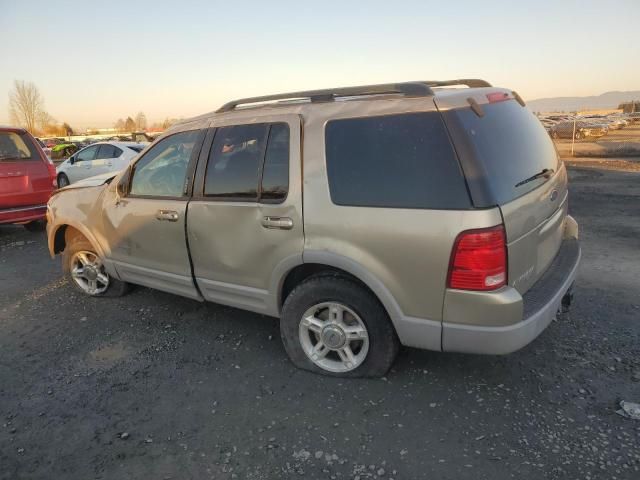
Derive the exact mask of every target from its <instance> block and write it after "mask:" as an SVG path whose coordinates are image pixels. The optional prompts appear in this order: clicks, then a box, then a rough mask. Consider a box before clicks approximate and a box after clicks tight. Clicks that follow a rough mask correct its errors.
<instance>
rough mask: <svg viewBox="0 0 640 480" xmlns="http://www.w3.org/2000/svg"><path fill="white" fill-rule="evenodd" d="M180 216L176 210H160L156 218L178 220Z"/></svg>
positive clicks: (169, 220)
mask: <svg viewBox="0 0 640 480" xmlns="http://www.w3.org/2000/svg"><path fill="white" fill-rule="evenodd" d="M179 217H180V215H178V212H176V211H175V210H158V213H156V219H157V220H160V221H163V220H165V221H167V222H177V221H178V218H179Z"/></svg>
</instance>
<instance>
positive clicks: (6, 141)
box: [0, 132, 38, 162]
mask: <svg viewBox="0 0 640 480" xmlns="http://www.w3.org/2000/svg"><path fill="white" fill-rule="evenodd" d="M37 159H38V157H37V156H36V155H34V154H33V149H32V146H31V142H30V141H29V139H28V138H26V137H24V135H21V134H19V133H16V132H0V162H18V161H22V160H37Z"/></svg>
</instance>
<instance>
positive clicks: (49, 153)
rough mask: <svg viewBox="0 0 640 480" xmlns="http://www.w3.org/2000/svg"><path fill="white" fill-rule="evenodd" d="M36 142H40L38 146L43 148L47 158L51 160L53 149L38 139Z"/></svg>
mask: <svg viewBox="0 0 640 480" xmlns="http://www.w3.org/2000/svg"><path fill="white" fill-rule="evenodd" d="M36 141H37V142H38V145H40V148H42V151H43V152H44V154H45V155H46V156H47V158H51V149H50V148H49V147H47V146H46V145H45V143H44V142H43V141H42V140H40V139H39V138H36Z"/></svg>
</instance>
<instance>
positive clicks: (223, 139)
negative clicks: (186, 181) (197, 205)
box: [204, 123, 269, 200]
mask: <svg viewBox="0 0 640 480" xmlns="http://www.w3.org/2000/svg"><path fill="white" fill-rule="evenodd" d="M268 133H269V125H268V124H266V123H259V124H253V125H235V126H231V127H221V128H219V129H218V131H217V132H216V136H215V138H214V140H213V145H212V146H211V152H210V154H209V163H208V165H207V172H206V177H205V184H204V194H205V196H212V197H227V198H237V199H248V200H255V199H257V198H258V181H259V178H258V174H259V172H260V164H261V163H262V159H263V158H264V151H265V146H266V142H267V135H268Z"/></svg>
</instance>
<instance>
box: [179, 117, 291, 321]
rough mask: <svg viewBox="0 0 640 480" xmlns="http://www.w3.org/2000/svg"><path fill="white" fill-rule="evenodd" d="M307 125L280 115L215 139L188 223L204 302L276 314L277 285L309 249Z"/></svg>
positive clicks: (228, 128) (225, 129)
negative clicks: (304, 187)
mask: <svg viewBox="0 0 640 480" xmlns="http://www.w3.org/2000/svg"><path fill="white" fill-rule="evenodd" d="M300 124H301V122H300V118H299V117H298V116H297V115H277V116H268V117H264V118H255V119H253V121H252V122H250V123H245V124H241V125H238V124H235V125H220V126H218V127H217V128H216V129H215V131H214V132H211V133H213V139H212V141H211V144H210V147H208V148H203V149H202V153H201V155H200V161H199V162H198V173H197V176H196V183H195V187H194V196H193V199H192V201H191V202H190V204H189V220H188V223H187V230H188V235H189V246H190V249H191V256H192V259H193V268H194V275H195V277H196V281H197V283H198V286H199V288H200V291H201V292H202V295H203V296H204V297H205V299H207V300H210V301H214V302H218V303H223V304H227V305H233V306H236V307H240V308H245V309H247V310H253V311H256V312H261V313H265V314H269V315H277V313H278V312H277V310H278V306H277V290H278V288H277V285H275V284H274V279H275V278H276V277H277V276H278V275H277V272H278V271H280V270H281V269H284V268H285V267H286V266H287V265H292V264H298V263H301V261H302V251H303V246H304V236H303V225H302V197H301V185H300V175H301V166H300V132H301V128H300ZM211 133H210V135H209V136H208V137H211V136H212V135H211ZM205 145H206V144H205Z"/></svg>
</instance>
